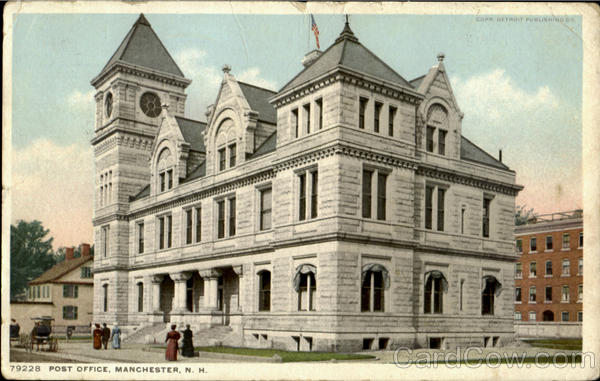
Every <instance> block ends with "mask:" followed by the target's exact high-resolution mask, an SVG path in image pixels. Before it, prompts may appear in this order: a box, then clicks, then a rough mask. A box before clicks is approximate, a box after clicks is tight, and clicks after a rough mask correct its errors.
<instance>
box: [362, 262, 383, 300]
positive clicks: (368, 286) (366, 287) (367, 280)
mask: <svg viewBox="0 0 600 381" xmlns="http://www.w3.org/2000/svg"><path fill="white" fill-rule="evenodd" d="M361 278H362V281H361V293H360V310H361V311H362V312H374V311H381V312H383V311H384V310H385V290H386V289H387V288H389V286H390V277H389V274H388V271H387V269H386V268H385V267H383V266H382V265H380V264H376V263H371V264H368V265H364V266H363V268H362V273H361Z"/></svg>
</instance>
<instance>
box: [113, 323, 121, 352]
mask: <svg viewBox="0 0 600 381" xmlns="http://www.w3.org/2000/svg"><path fill="white" fill-rule="evenodd" d="M112 347H113V349H119V348H121V328H119V326H118V325H117V323H115V325H114V327H113V329H112Z"/></svg>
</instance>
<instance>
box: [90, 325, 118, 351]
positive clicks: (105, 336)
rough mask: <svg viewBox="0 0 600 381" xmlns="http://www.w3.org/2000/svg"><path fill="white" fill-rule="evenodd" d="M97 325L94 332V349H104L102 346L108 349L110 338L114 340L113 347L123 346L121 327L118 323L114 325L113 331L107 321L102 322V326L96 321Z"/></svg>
mask: <svg viewBox="0 0 600 381" xmlns="http://www.w3.org/2000/svg"><path fill="white" fill-rule="evenodd" d="M95 327H96V328H94V332H93V333H92V337H93V344H94V349H102V347H104V349H108V341H109V340H112V347H113V349H119V348H121V328H119V326H118V325H117V324H115V325H114V327H113V329H112V332H111V330H110V328H108V327H107V326H106V323H103V324H102V328H100V324H98V323H96V324H95Z"/></svg>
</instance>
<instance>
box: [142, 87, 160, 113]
mask: <svg viewBox="0 0 600 381" xmlns="http://www.w3.org/2000/svg"><path fill="white" fill-rule="evenodd" d="M140 107H141V108H142V111H143V112H144V114H146V115H148V116H149V117H150V118H156V117H157V116H159V115H160V112H161V107H160V98H159V97H158V95H156V94H154V93H144V94H143V95H142V97H141V98H140Z"/></svg>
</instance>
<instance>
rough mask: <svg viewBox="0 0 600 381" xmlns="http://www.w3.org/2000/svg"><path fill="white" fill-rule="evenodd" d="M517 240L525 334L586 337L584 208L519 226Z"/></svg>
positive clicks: (518, 315)
mask: <svg viewBox="0 0 600 381" xmlns="http://www.w3.org/2000/svg"><path fill="white" fill-rule="evenodd" d="M515 239H516V248H517V253H518V254H519V256H520V258H519V261H518V262H517V264H516V269H515V323H516V324H517V331H518V332H519V333H520V334H522V335H524V336H545V337H548V336H549V337H552V336H558V335H564V336H571V337H576V336H581V322H582V321H583V212H582V210H574V211H569V212H560V213H551V214H545V215H539V216H536V217H535V218H534V219H532V220H530V221H529V222H528V223H527V224H525V225H520V226H517V227H516V229H515ZM536 322H541V323H542V324H538V323H536ZM532 323H533V324H532Z"/></svg>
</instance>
